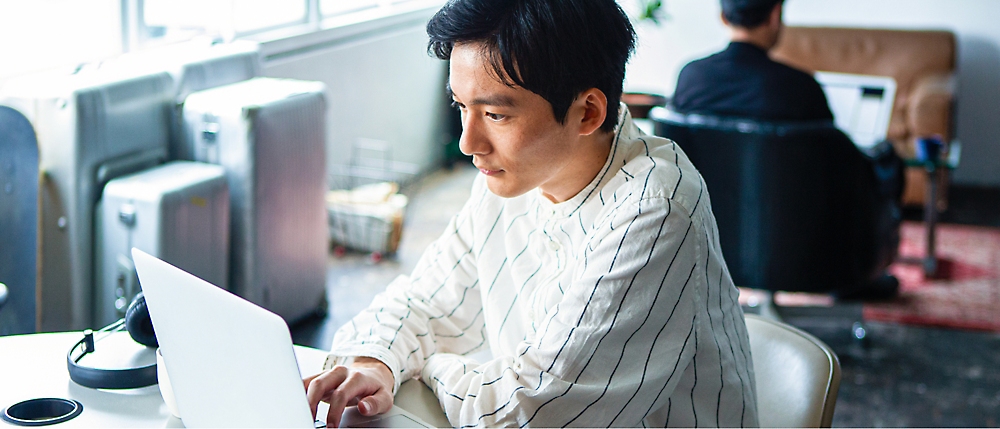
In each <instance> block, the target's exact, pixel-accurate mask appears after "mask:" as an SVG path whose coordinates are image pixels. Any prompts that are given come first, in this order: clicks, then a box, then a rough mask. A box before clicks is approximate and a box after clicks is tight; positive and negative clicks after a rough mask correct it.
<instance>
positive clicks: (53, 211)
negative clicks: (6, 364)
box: [0, 65, 173, 331]
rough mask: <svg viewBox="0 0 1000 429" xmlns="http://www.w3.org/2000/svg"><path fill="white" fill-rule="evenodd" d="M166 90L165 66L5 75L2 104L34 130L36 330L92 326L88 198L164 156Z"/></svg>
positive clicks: (91, 211)
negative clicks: (37, 171) (159, 69)
mask: <svg viewBox="0 0 1000 429" xmlns="http://www.w3.org/2000/svg"><path fill="white" fill-rule="evenodd" d="M172 88H173V82H172V78H171V77H170V75H169V74H168V73H165V72H164V73H146V72H142V73H140V72H138V71H136V70H132V69H128V68H123V67H116V66H113V65H109V66H100V67H98V66H88V67H84V68H82V69H80V70H76V71H71V72H65V73H63V72H59V73H41V74H37V75H31V76H27V77H24V78H16V79H11V80H9V81H7V82H6V85H5V86H4V89H3V91H2V96H0V103H3V104H7V105H10V106H12V107H15V108H17V109H18V110H20V111H21V112H22V113H23V114H24V115H25V116H27V117H28V119H29V120H30V121H31V122H32V125H33V126H34V128H35V130H36V132H37V133H38V146H39V152H40V157H41V161H40V162H41V167H40V168H41V171H42V187H41V196H40V198H41V214H40V216H41V227H40V228H41V237H40V241H41V243H40V255H41V259H40V264H41V269H40V276H41V281H40V284H41V286H40V291H39V294H38V295H37V296H38V299H39V300H40V302H39V303H38V307H37V308H38V310H39V314H38V315H37V317H38V320H39V326H38V327H39V329H40V330H41V331H65V330H79V329H84V328H90V327H92V326H94V324H93V321H94V320H93V294H94V288H93V259H94V258H93V249H94V240H93V228H94V219H93V215H94V205H95V204H96V203H97V200H98V198H99V197H100V194H101V189H102V188H103V187H104V184H105V183H107V182H108V181H110V180H111V179H114V178H116V177H119V176H122V175H125V174H129V173H133V172H136V171H140V170H143V169H146V168H149V167H151V166H155V165H157V164H160V163H162V162H163V161H165V160H166V156H167V136H168V133H169V127H168V118H169V114H170V105H171V103H172V101H173V100H172Z"/></svg>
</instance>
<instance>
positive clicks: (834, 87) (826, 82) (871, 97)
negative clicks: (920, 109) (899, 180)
mask: <svg viewBox="0 0 1000 429" xmlns="http://www.w3.org/2000/svg"><path fill="white" fill-rule="evenodd" d="M814 76H815V78H816V81H817V82H819V84H820V85H821V86H822V87H823V92H824V93H825V94H826V101H827V103H829V105H830V110H831V111H832V112H833V121H834V123H836V125H837V128H840V129H841V130H843V131H844V133H846V134H847V135H848V136H850V137H851V140H853V141H854V144H855V145H857V146H858V147H859V148H862V149H869V148H871V147H872V146H875V144H877V143H878V142H880V141H882V140H885V136H886V134H887V133H888V132H889V119H890V117H891V116H892V105H893V103H895V101H896V80H895V79H893V78H891V77H888V76H869V75H860V74H848V73H833V72H823V71H820V72H816V74H815V75H814Z"/></svg>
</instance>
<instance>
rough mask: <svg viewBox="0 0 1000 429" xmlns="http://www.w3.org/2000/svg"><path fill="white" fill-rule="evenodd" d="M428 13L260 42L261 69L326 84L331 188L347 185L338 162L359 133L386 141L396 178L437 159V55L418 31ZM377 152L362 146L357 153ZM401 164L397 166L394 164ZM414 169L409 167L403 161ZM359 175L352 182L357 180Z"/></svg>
mask: <svg viewBox="0 0 1000 429" xmlns="http://www.w3.org/2000/svg"><path fill="white" fill-rule="evenodd" d="M429 18H430V14H429V13H425V14H421V15H419V16H418V18H417V19H409V20H406V21H404V22H399V23H394V24H392V25H388V26H382V28H375V29H370V30H367V31H364V32H361V33H358V34H346V35H344V36H338V37H336V38H334V39H332V40H321V41H319V42H316V41H315V40H310V39H311V38H313V36H312V35H310V36H307V37H305V39H306V43H305V44H302V43H292V44H290V45H289V44H288V43H285V42H287V41H283V43H284V44H285V45H287V46H275V44H270V45H269V44H268V43H265V44H264V45H263V46H262V50H263V52H264V67H263V73H264V75H266V76H272V77H285V78H294V79H305V80H317V81H321V82H323V83H325V84H326V86H327V96H328V98H327V101H328V104H327V113H328V114H327V120H328V124H327V127H328V132H327V165H328V171H330V172H331V175H332V177H331V183H330V185H331V187H341V186H348V185H350V184H351V183H346V182H345V180H344V179H345V178H344V176H343V173H345V172H344V171H343V169H342V168H338V167H343V166H346V165H347V164H348V163H349V162H350V156H351V150H352V146H353V145H354V144H355V142H357V141H358V140H359V139H372V140H379V141H384V142H387V143H388V144H389V145H390V146H391V148H392V149H391V152H390V153H389V155H390V156H391V161H393V162H394V163H395V167H394V170H395V172H396V173H400V174H398V175H397V176H396V177H395V178H396V179H397V180H404V181H405V180H407V179H410V178H412V177H413V174H416V173H424V172H427V171H430V170H432V169H435V168H437V167H438V166H439V165H440V162H441V159H442V157H443V154H444V151H443V147H444V144H445V143H446V141H445V140H446V136H445V135H444V134H443V125H444V121H443V117H442V115H443V114H444V113H445V111H446V109H447V104H446V103H445V101H444V99H445V90H444V88H445V73H446V72H447V68H446V64H445V62H444V61H441V60H438V59H437V58H432V57H429V56H428V55H427V34H426V32H425V30H424V27H425V26H426V22H427V19H429ZM374 155H378V154H377V153H375V152H372V151H365V153H363V154H362V156H364V157H366V158H372V157H373V156H374ZM401 164H402V165H401ZM410 167H412V168H414V169H413V170H410V169H409V168H410ZM361 183H364V182H356V183H354V184H361Z"/></svg>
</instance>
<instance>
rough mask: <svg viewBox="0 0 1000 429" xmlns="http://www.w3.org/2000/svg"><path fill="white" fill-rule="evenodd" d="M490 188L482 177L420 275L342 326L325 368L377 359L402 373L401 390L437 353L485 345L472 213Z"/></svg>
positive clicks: (398, 376)
mask: <svg viewBox="0 0 1000 429" xmlns="http://www.w3.org/2000/svg"><path fill="white" fill-rule="evenodd" d="M485 192H487V191H486V189H485V186H481V185H479V184H478V182H477V185H476V186H474V188H473V197H472V198H470V199H469V201H468V202H467V203H466V205H465V207H463V209H462V210H461V211H460V212H459V213H458V214H457V215H456V216H455V217H454V218H452V220H451V221H450V223H449V225H448V227H447V228H446V229H445V232H444V233H443V234H442V236H441V237H440V238H438V239H437V240H436V241H435V242H434V243H432V244H431V245H430V246H429V247H428V248H427V250H426V251H425V252H424V254H423V256H421V258H420V260H419V261H418V262H417V265H416V268H415V269H414V271H413V273H412V274H411V275H409V276H399V277H397V278H396V279H395V280H394V281H393V282H392V283H390V284H389V286H388V287H387V288H386V290H385V292H383V293H380V294H378V295H376V297H375V299H374V300H373V301H372V303H371V305H369V306H368V307H367V309H365V310H364V311H362V312H361V313H360V314H358V315H357V316H356V317H354V318H353V319H351V321H350V323H348V324H346V325H344V326H343V327H342V328H340V329H339V330H338V331H337V333H336V334H335V335H334V340H333V347H332V349H331V352H330V356H329V357H328V358H327V361H326V363H325V365H324V368H331V367H333V366H334V365H345V364H349V363H350V362H351V360H352V359H353V357H355V356H358V357H360V356H365V357H372V358H376V359H378V360H380V361H382V362H383V363H385V364H386V366H388V367H389V369H390V370H391V371H392V373H393V375H394V376H395V386H394V387H393V393H395V392H396V390H397V389H398V388H399V385H400V383H402V382H403V381H406V380H408V379H410V378H413V377H416V376H418V375H419V371H420V370H421V369H422V368H423V367H424V363H425V362H426V361H427V359H428V357H430V356H431V355H432V354H434V353H435V352H438V351H450V352H459V353H473V352H475V351H478V350H480V349H481V348H483V347H485V346H486V341H485V332H484V326H485V322H484V319H483V311H482V302H481V300H480V297H479V282H478V279H477V276H476V270H475V255H474V254H473V252H472V248H471V243H472V242H473V225H472V222H473V221H474V217H473V213H475V211H476V209H477V208H478V206H479V205H480V203H481V201H483V198H482V197H483V195H484V194H485ZM477 194H478V198H476V195H477Z"/></svg>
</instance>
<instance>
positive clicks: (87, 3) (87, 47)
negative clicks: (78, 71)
mask: <svg viewBox="0 0 1000 429" xmlns="http://www.w3.org/2000/svg"><path fill="white" fill-rule="evenodd" d="M120 7H121V1H120V0H45V1H38V0H32V1H23V0H0V59H2V60H0V77H9V76H13V75H18V74H24V73H28V72H31V71H35V70H40V69H46V68H52V67H57V66H70V65H72V64H79V63H84V62H89V61H97V60H101V59H104V58H108V57H112V56H114V55H117V54H118V53H120V52H121V46H122V45H121V26H122V18H121V12H120Z"/></svg>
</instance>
